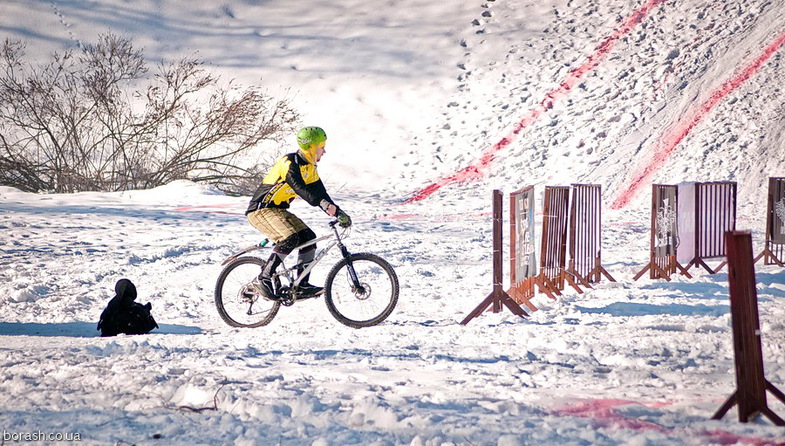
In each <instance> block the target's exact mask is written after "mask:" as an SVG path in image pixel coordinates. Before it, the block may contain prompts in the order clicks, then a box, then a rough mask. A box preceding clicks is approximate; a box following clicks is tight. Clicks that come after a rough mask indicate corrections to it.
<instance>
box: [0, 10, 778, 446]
mask: <svg viewBox="0 0 785 446" xmlns="http://www.w3.org/2000/svg"><path fill="white" fill-rule="evenodd" d="M784 17H785V7H783V6H781V5H780V4H779V2H770V1H764V0H728V1H723V2H718V1H709V0H684V1H657V0H648V1H646V0H639V1H638V0H636V1H632V0H604V1H598V0H538V1H528V0H525V1H517V2H513V1H510V0H496V1H487V2H479V1H478V2H466V1H460V2H431V3H423V2H415V1H412V0H388V1H384V2H368V1H358V0H336V1H332V2H329V4H325V2H319V1H316V0H302V1H297V2H286V1H282V0H224V1H223V2H217V3H216V2H208V1H194V0H188V1H186V0H102V1H98V0H95V1H82V0H56V1H53V0H47V1H38V0H4V1H3V2H2V3H0V29H2V30H3V31H2V32H3V35H4V36H8V37H11V38H18V39H24V40H26V41H28V50H29V53H30V54H31V55H32V56H33V57H39V58H43V57H46V55H47V54H49V52H51V51H53V50H62V49H64V48H67V47H73V46H74V45H78V44H79V43H86V42H90V41H92V39H94V38H95V37H96V36H97V34H99V33H102V32H106V31H110V30H111V31H113V32H116V33H120V34H127V35H128V36H130V37H132V38H133V39H134V41H135V42H136V43H137V44H138V45H139V46H141V47H144V49H145V53H146V54H147V55H148V58H149V59H150V60H152V61H157V60H159V59H174V58H177V57H181V56H183V55H187V54H192V53H194V52H197V53H198V55H199V56H200V57H202V58H203V59H204V60H205V61H206V62H207V63H208V64H209V65H210V67H211V69H213V70H215V72H216V73H217V74H221V75H223V76H225V77H227V78H231V77H235V78H237V79H238V80H240V81H242V82H244V83H247V84H251V83H259V82H261V83H263V84H264V85H268V86H269V88H270V89H271V91H272V92H274V93H275V94H280V95H283V96H288V97H290V98H291V99H292V100H293V101H294V103H295V104H296V106H297V107H298V110H300V112H301V113H302V115H303V118H304V119H303V124H306V125H322V126H323V127H325V129H326V130H327V132H328V135H329V142H328V153H327V155H326V156H325V158H324V159H323V160H322V163H321V165H320V173H321V175H322V177H323V178H324V180H325V182H326V183H327V186H328V188H329V189H330V190H331V191H332V192H333V193H332V194H333V196H334V198H336V200H337V201H338V202H339V204H341V206H342V207H343V208H345V209H346V210H347V211H348V212H349V213H350V214H351V215H352V217H353V219H354V221H355V229H354V231H353V233H352V235H351V237H350V238H349V239H348V240H347V243H348V245H349V248H350V249H352V250H354V251H358V252H359V251H371V252H375V253H377V254H379V255H381V256H383V257H385V258H386V259H388V260H389V261H390V262H391V263H392V264H393V266H394V267H395V269H396V271H397V274H398V276H399V279H400V280H401V285H402V287H401V298H400V301H399V305H398V307H397V308H396V310H395V312H393V314H392V315H391V316H390V318H389V319H388V320H387V321H386V322H385V323H383V324H382V325H379V326H377V327H372V328H367V329H361V330H355V329H350V328H348V327H345V326H343V325H341V324H339V323H338V322H337V321H335V320H334V319H332V317H331V316H330V315H329V313H328V312H327V310H326V308H325V307H324V303H323V302H321V300H313V301H306V302H302V303H298V304H296V305H295V306H293V307H291V308H283V309H282V310H281V312H280V313H279V315H278V316H277V318H276V319H275V320H274V321H273V322H272V323H271V324H270V325H269V326H267V327H263V328H258V329H250V330H249V329H246V330H240V329H233V328H230V327H228V326H226V325H225V324H224V323H223V322H222V321H221V320H220V318H219V317H218V315H217V313H216V311H215V308H214V304H213V301H212V294H213V287H214V284H215V279H216V278H217V275H218V273H219V271H220V262H221V261H222V260H223V259H224V258H226V257H227V256H228V255H230V254H231V253H233V252H235V251H237V250H238V249H239V248H241V247H244V246H246V245H248V244H251V243H254V242H256V241H258V240H259V239H260V238H261V237H260V236H259V234H258V233H256V232H255V230H254V229H253V228H252V227H250V226H249V225H248V224H247V222H246V221H245V219H244V217H243V215H242V212H243V210H244V207H245V204H246V202H247V198H232V197H227V196H224V195H222V194H220V193H217V192H216V191H214V190H213V189H211V188H209V187H207V186H202V185H195V184H192V183H189V182H175V183H172V184H170V185H167V186H164V187H161V188H158V189H155V190H149V191H128V192H123V193H92V192H83V193H78V194H70V195H52V194H27V193H22V192H19V191H16V190H14V189H11V188H7V187H0V248H1V249H2V251H1V253H0V306H1V307H2V309H3V311H2V316H1V317H0V366H1V367H2V368H1V369H0V373H1V374H2V375H0V376H2V379H1V380H0V430H2V434H3V436H4V439H3V440H0V443H5V444H9V443H13V440H14V439H19V438H22V439H23V438H24V436H25V435H30V436H32V435H39V434H44V435H45V436H48V435H55V436H56V435H60V436H61V437H60V438H61V439H63V440H68V439H75V437H76V436H78V437H79V439H80V440H81V443H82V444H156V443H161V444H164V443H165V444H184V445H185V444H248V445H257V444H281V445H295V444H297V445H299V444H308V445H319V446H321V445H345V444H363V445H365V444H379V445H397V444H403V445H433V446H436V445H446V444H475V445H477V444H493V445H500V446H512V445H528V444H565V445H588V444H601V445H602V444H606V445H612V444H632V445H671V444H673V445H676V444H691V445H709V444H722V445H725V444H756V445H762V444H785V434H784V433H783V430H782V428H781V427H775V426H773V425H772V424H771V423H770V422H769V421H768V420H767V419H765V418H763V419H759V420H756V421H755V422H753V423H748V424H741V423H738V422H737V419H736V418H737V417H736V409H735V408H734V409H733V410H731V412H730V413H729V414H728V415H726V417H725V418H724V419H723V420H721V421H713V420H711V419H710V418H711V416H712V415H713V414H714V412H715V411H716V410H717V409H718V408H719V407H720V405H721V404H722V403H723V402H724V401H725V399H726V398H727V397H728V396H730V394H731V393H732V392H733V391H734V390H735V385H736V383H735V375H734V360H733V343H732V333H731V328H730V314H729V305H728V289H727V277H726V275H725V274H724V273H720V274H716V275H708V274H703V273H700V272H697V271H696V272H697V274H696V277H695V278H693V279H686V278H684V277H682V276H675V277H674V278H673V280H672V281H671V282H664V281H652V280H649V279H647V278H644V279H641V280H639V281H637V282H635V281H632V276H633V275H634V274H635V273H636V272H637V271H638V270H640V269H641V268H642V267H643V265H644V264H645V263H646V261H647V260H648V251H647V250H648V243H649V228H648V224H649V208H648V206H649V202H650V198H649V196H648V195H649V193H648V191H649V188H648V185H649V184H650V183H652V182H660V183H669V184H670V183H678V182H681V181H708V180H734V181H738V182H739V197H738V200H739V221H738V227H739V228H741V229H750V230H752V231H753V236H754V241H755V250H756V252H758V251H760V249H761V248H762V246H761V242H762V237H763V233H762V230H763V228H764V226H765V222H764V210H765V205H764V204H765V184H766V183H767V179H768V177H769V176H781V175H783V174H785V173H784V172H783V166H782V163H783V162H785V157H783V156H782V155H781V151H782V150H783V149H782V147H785V145H783V144H782V142H783V141H782V137H783V135H782V133H783V132H782V130H783V128H785V127H784V126H783V122H782V119H783V118H782V117H783V113H782V101H781V99H780V98H781V91H780V85H782V74H781V71H782V70H781V54H782V49H781V48H780V47H779V45H778V42H779V40H778V39H780V38H781V34H782V33H783V32H784V31H785V29H784V28H785V20H783V18H784ZM779 43H781V42H779ZM260 79H261V81H260ZM516 128H517V129H519V130H518V131H517V132H516V133H511V132H512V131H513V129H516ZM505 137H508V138H509V139H508V142H507V143H504V144H498V143H499V142H500V141H502V138H505ZM673 141H676V142H677V143H676V144H673V143H672V142H673ZM292 143H293V141H292ZM494 146H499V147H500V150H498V151H497V152H494V156H495V158H494V160H493V161H492V162H491V163H489V164H483V163H480V162H478V160H481V159H482V155H483V154H484V153H488V151H489V150H492V147H494ZM469 166H477V167H478V169H477V170H478V171H480V172H481V173H482V175H481V178H479V179H474V180H472V181H469V182H465V183H459V182H452V181H449V178H450V177H451V176H452V175H453V174H454V173H455V172H456V171H460V170H461V169H464V168H467V167H469ZM646 167H651V168H650V169H649V171H645V168H646ZM641 172H652V173H651V174H646V175H644V181H643V183H644V187H642V188H641V189H639V190H630V188H629V186H630V184H632V183H633V182H634V179H635V178H638V177H640V173H641ZM647 175H648V176H647ZM444 179H448V180H446V181H443V182H442V183H443V187H441V188H438V189H436V191H435V193H433V195H430V196H428V197H426V198H424V199H423V200H421V201H416V202H413V203H410V204H401V203H402V202H404V201H405V200H406V199H407V198H408V197H411V196H412V195H413V194H415V193H416V192H417V191H418V190H420V189H421V188H423V187H425V186H428V185H429V184H432V183H434V182H439V181H440V180H444ZM571 183H598V184H602V185H603V189H604V192H605V196H604V198H605V201H606V203H607V204H608V206H607V209H604V210H603V225H604V227H603V228H604V233H603V237H604V245H603V258H604V264H605V267H606V268H607V269H608V270H609V271H610V272H611V274H613V275H614V277H615V278H616V279H617V280H618V282H616V283H611V282H608V281H603V282H602V283H600V284H599V285H598V286H597V287H596V288H595V289H594V290H590V291H588V292H586V293H585V294H577V293H574V292H569V291H568V292H567V293H566V294H565V296H563V297H561V298H559V299H558V300H555V301H554V300H549V299H547V298H546V297H544V296H542V295H538V296H537V297H536V298H535V299H534V303H535V304H536V305H537V306H538V307H539V311H536V312H534V313H532V314H531V316H530V317H529V318H526V319H522V318H519V317H517V316H514V315H512V314H511V313H509V312H503V313H499V314H494V313H486V314H483V315H481V316H480V317H478V318H476V319H474V320H473V321H471V322H470V323H469V324H468V325H466V326H463V325H460V324H459V322H460V321H461V320H462V319H463V318H464V317H465V316H466V315H467V314H468V313H469V312H470V311H471V310H472V309H474V307H475V306H476V305H477V304H479V303H480V302H481V301H482V299H484V298H485V296H486V295H487V294H488V293H489V292H490V290H491V286H492V283H491V254H492V253H491V251H492V250H491V218H490V215H489V212H490V196H491V191H492V190H493V189H502V190H503V191H505V192H511V191H513V190H516V189H518V188H519V187H521V186H523V185H527V184H533V185H536V186H537V187H538V190H539V191H541V190H542V186H544V185H565V184H571ZM623 196H627V197H631V198H630V201H629V202H627V203H626V204H625V205H624V206H618V209H611V208H610V204H611V203H618V202H619V201H618V199H619V197H623ZM505 202H506V201H505ZM538 208H539V205H538ZM539 209H541V208H539ZM295 210H296V212H297V213H298V214H300V215H301V216H303V217H304V219H306V221H308V222H310V223H311V224H312V227H313V228H314V229H315V230H316V232H317V233H324V232H325V229H326V228H325V223H326V222H327V219H326V217H325V216H324V215H323V214H322V213H321V212H320V211H317V210H314V209H312V208H309V207H308V206H307V205H305V204H303V203H296V205H295ZM538 219H541V216H539V217H538ZM329 260H330V258H328V264H329V263H331V262H329ZM332 260H335V258H334V257H333V258H332ZM505 266H506V262H505ZM326 270H327V267H325V268H324V269H323V270H322V271H320V272H318V273H317V276H318V277H323V276H324V274H325V273H326ZM693 271H694V270H693ZM123 277H127V278H130V279H131V280H132V281H133V282H134V283H135V284H136V286H137V289H138V291H139V299H138V300H139V301H140V302H142V303H145V302H151V303H152V305H153V314H154V316H155V317H156V319H157V321H158V323H159V325H160V328H159V329H157V330H155V331H153V332H152V333H151V334H149V335H143V336H119V337H115V338H100V337H98V332H97V331H96V330H95V324H96V322H97V319H98V315H100V313H101V311H102V310H103V308H104V307H105V305H106V303H107V302H108V300H109V299H110V298H111V297H112V295H113V287H114V284H115V282H116V281H117V280H118V279H120V278H123ZM757 282H758V287H757V291H758V297H759V306H760V318H761V324H762V327H761V328H762V340H763V353H764V358H765V371H766V377H767V379H768V380H769V381H770V382H772V383H773V384H774V385H775V386H778V387H779V388H781V389H782V388H785V352H784V351H783V347H785V323H784V322H783V321H784V320H785V310H784V309H783V302H785V272H783V271H782V270H781V269H779V268H775V267H769V266H763V265H759V267H758V270H757ZM769 405H770V407H771V408H772V409H773V410H774V411H775V412H776V413H778V414H779V415H780V416H785V405H783V404H781V403H780V402H779V401H777V400H776V399H774V398H773V397H770V398H769ZM52 439H57V438H56V437H51V438H43V441H41V443H53V441H49V440H52ZM63 443H66V441H64V442H63Z"/></svg>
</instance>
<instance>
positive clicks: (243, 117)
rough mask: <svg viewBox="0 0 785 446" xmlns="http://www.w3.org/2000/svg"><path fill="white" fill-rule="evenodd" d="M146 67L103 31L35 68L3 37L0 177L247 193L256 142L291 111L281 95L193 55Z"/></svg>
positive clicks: (29, 182)
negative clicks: (181, 184) (228, 78)
mask: <svg viewBox="0 0 785 446" xmlns="http://www.w3.org/2000/svg"><path fill="white" fill-rule="evenodd" d="M148 72H149V70H148V67H147V65H146V63H145V61H144V58H143V56H142V54H141V53H140V52H139V51H136V50H135V49H134V48H133V46H132V44H131V42H130V41H129V40H127V39H124V38H120V37H117V36H114V35H104V36H101V37H100V38H99V41H98V43H96V44H94V45H89V46H86V47H85V48H83V49H82V50H81V51H80V52H76V51H74V50H69V51H66V52H64V53H63V54H58V53H55V54H54V55H53V56H52V60H51V61H49V62H48V63H47V64H45V65H43V66H39V67H36V66H33V65H31V64H27V63H25V61H24V45H23V44H22V43H21V42H14V41H9V40H6V41H5V43H4V44H3V45H2V48H0V184H4V185H9V186H13V187H16V188H19V189H21V190H25V191H54V192H75V191H86V190H100V191H116V190H127V189H140V188H150V187H155V186H159V185H162V184H166V183H168V182H170V181H173V180H177V179H190V180H193V181H199V182H209V183H212V184H215V185H216V186H217V187H219V188H220V189H222V190H224V191H226V192H229V193H247V192H249V191H250V190H251V189H252V187H253V186H254V185H255V178H257V177H258V174H259V172H260V171H262V170H263V168H264V167H266V166H260V165H259V161H260V160H262V159H264V157H263V155H264V150H265V148H266V149H267V150H270V149H272V148H275V147H277V146H278V145H280V144H279V141H280V140H281V138H282V136H284V135H285V134H286V133H288V132H290V131H292V130H293V128H294V125H295V123H296V121H297V120H298V115H297V113H296V112H295V111H294V110H293V109H292V108H291V107H290V106H289V104H288V102H287V101H285V100H276V99H274V98H272V97H271V96H269V95H267V94H265V93H264V91H263V90H262V89H261V88H260V87H246V88H243V87H240V86H238V85H235V84H234V83H233V82H229V83H228V84H227V85H222V83H221V81H220V79H219V78H218V77H215V76H212V75H211V74H210V73H208V72H207V70H205V69H204V68H203V65H202V63H201V62H200V61H199V60H197V59H195V58H184V59H182V60H180V61H177V62H174V63H169V64H161V65H159V66H158V68H157V71H156V73H154V74H152V75H149V74H148ZM267 159H269V157H268V158H267Z"/></svg>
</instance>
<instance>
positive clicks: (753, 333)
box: [712, 231, 785, 426]
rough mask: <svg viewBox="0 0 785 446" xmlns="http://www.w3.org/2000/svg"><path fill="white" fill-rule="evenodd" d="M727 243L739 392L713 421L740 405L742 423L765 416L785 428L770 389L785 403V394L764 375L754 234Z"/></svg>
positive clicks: (731, 236)
mask: <svg viewBox="0 0 785 446" xmlns="http://www.w3.org/2000/svg"><path fill="white" fill-rule="evenodd" d="M725 240H726V247H727V256H728V287H729V289H730V305H731V322H732V325H733V349H734V352H735V359H736V392H734V393H733V395H731V396H730V398H728V400H727V401H725V403H724V404H723V405H722V407H720V409H719V410H718V411H717V413H715V414H714V416H713V417H712V418H713V419H715V420H719V419H721V418H722V417H723V416H725V414H726V413H727V412H728V410H730V408H731V407H733V406H734V405H738V406H739V421H740V422H742V423H746V422H748V421H750V420H752V419H754V418H756V417H757V416H758V415H760V414H763V415H765V416H766V417H767V418H768V419H769V420H771V421H772V422H773V423H774V424H776V425H777V426H785V420H783V419H782V418H780V417H779V416H778V415H777V414H775V413H774V412H773V411H772V410H771V409H769V407H768V404H767V402H766V391H767V390H768V391H769V392H771V393H772V394H773V395H774V396H775V397H777V399H779V400H780V401H782V402H783V403H785V394H783V393H782V392H780V390H779V389H777V388H776V387H774V386H773V385H772V384H771V383H770V382H768V381H767V380H766V378H765V376H764V373H763V351H762V348H761V337H760V321H759V319H758V296H757V292H756V290H755V264H754V263H753V259H752V235H751V234H750V232H748V231H728V232H726V233H725Z"/></svg>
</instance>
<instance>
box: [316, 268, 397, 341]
mask: <svg viewBox="0 0 785 446" xmlns="http://www.w3.org/2000/svg"><path fill="white" fill-rule="evenodd" d="M355 278H356V282H357V283H355ZM357 285H359V286H357ZM324 288H325V292H324V300H325V303H326V304H327V309H328V310H329V311H330V314H332V315H333V317H335V318H336V319H337V320H338V321H339V322H340V323H342V324H344V325H348V326H349V327H354V328H362V327H370V326H372V325H376V324H378V323H380V322H382V321H384V320H385V319H387V317H388V316H389V315H390V313H392V311H393V309H395V305H396V304H397V303H398V276H397V275H396V274H395V270H393V268H392V266H391V265H390V264H389V263H387V261H386V260H384V259H383V258H381V257H379V256H377V255H375V254H370V253H360V254H352V255H350V256H349V259H348V260H347V259H342V260H341V261H340V262H338V263H337V264H336V265H335V266H334V267H333V268H332V270H330V272H329V273H328V274H327V280H326V282H325V286H324Z"/></svg>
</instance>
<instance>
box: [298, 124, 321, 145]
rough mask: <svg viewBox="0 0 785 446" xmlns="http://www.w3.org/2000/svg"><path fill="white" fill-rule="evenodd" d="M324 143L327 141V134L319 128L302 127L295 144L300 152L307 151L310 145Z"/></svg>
mask: <svg viewBox="0 0 785 446" xmlns="http://www.w3.org/2000/svg"><path fill="white" fill-rule="evenodd" d="M325 141H327V134H326V133H324V130H322V128H321V127H303V128H302V129H300V131H299V132H297V143H298V144H299V145H300V149H302V150H308V148H309V147H311V144H314V145H319V144H320V143H323V142H325Z"/></svg>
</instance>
